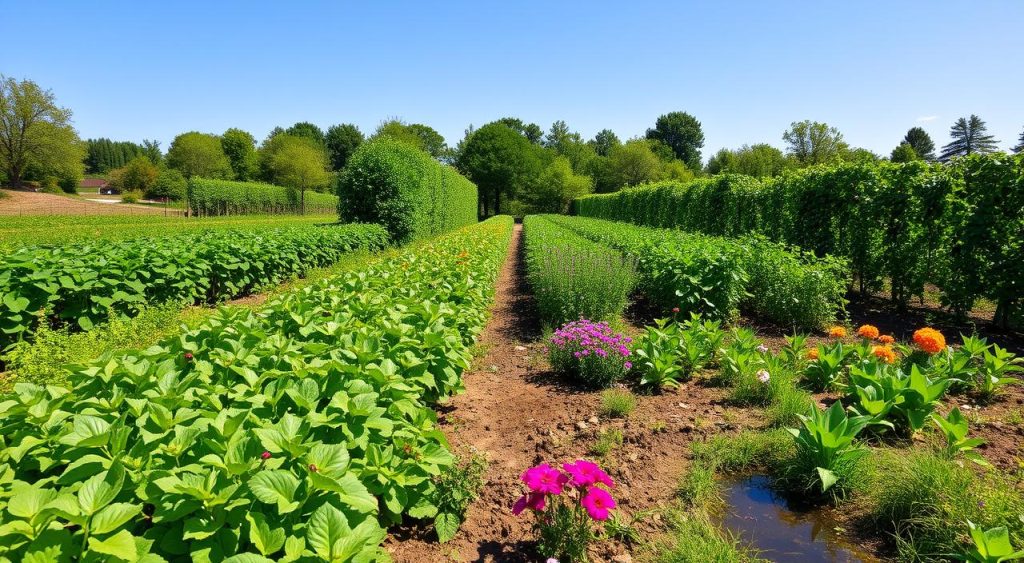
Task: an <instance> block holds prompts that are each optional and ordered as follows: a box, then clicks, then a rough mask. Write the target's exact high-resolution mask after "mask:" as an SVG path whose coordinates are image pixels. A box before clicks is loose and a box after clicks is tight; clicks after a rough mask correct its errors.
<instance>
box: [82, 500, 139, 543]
mask: <svg viewBox="0 0 1024 563" xmlns="http://www.w3.org/2000/svg"><path fill="white" fill-rule="evenodd" d="M140 512H142V505H139V504H129V503H127V502H115V503H114V504H111V505H108V506H106V507H104V508H103V510H100V511H99V512H97V513H96V515H95V516H93V517H92V522H91V524H90V528H91V529H90V532H91V533H93V534H99V535H102V534H108V533H110V532H113V531H114V530H116V529H118V528H120V527H121V526H122V525H124V523H125V522H128V521H129V520H131V519H132V518H134V517H135V516H136V515H138V514H139V513H140Z"/></svg>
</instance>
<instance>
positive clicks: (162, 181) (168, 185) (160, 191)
mask: <svg viewBox="0 0 1024 563" xmlns="http://www.w3.org/2000/svg"><path fill="white" fill-rule="evenodd" d="M187 190H188V180H186V179H185V176H184V175H183V174H182V173H181V172H179V171H177V170H175V169H173V168H168V167H166V166H164V167H161V168H160V171H159V172H158V173H157V175H156V182H154V183H153V186H152V187H151V188H150V189H149V191H147V192H146V197H148V198H152V199H163V198H167V199H169V200H171V201H180V200H183V199H185V195H186V192H187Z"/></svg>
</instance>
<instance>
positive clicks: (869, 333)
mask: <svg viewBox="0 0 1024 563" xmlns="http://www.w3.org/2000/svg"><path fill="white" fill-rule="evenodd" d="M857 334H859V335H860V336H862V337H864V338H867V339H868V340H874V339H876V338H878V334H879V332H878V327H876V326H872V325H860V328H858V329H857Z"/></svg>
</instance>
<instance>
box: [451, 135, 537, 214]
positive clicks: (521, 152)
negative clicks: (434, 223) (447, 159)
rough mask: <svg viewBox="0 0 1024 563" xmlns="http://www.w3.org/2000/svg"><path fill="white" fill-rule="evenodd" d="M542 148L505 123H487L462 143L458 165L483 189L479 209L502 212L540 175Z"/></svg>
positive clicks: (484, 211)
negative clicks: (509, 202) (504, 205)
mask: <svg viewBox="0 0 1024 563" xmlns="http://www.w3.org/2000/svg"><path fill="white" fill-rule="evenodd" d="M542 152H543V149H541V147H539V146H537V145H534V144H533V143H531V142H530V141H529V139H527V138H526V137H524V136H523V135H521V134H520V133H519V132H517V131H515V130H513V129H512V128H511V127H509V126H508V125H505V124H504V123H499V122H494V123H488V124H487V125H484V126H483V127H481V128H479V129H477V130H476V131H473V132H472V133H470V135H469V137H468V138H467V139H466V140H465V143H463V148H462V151H461V153H460V155H459V160H458V162H457V165H458V168H459V169H460V170H461V171H462V172H463V173H464V174H465V175H466V176H468V177H469V179H470V180H472V181H473V182H474V183H476V185H477V186H478V187H479V189H480V212H481V215H483V216H487V215H491V214H492V213H493V214H499V213H501V211H502V209H503V207H502V202H503V201H505V202H508V201H511V200H513V199H514V198H515V197H516V194H517V193H518V192H519V190H520V189H522V188H523V187H524V186H526V185H529V183H530V182H532V181H534V179H535V178H536V177H537V175H538V174H540V172H541V170H542V167H543V160H542V156H541V153H542Z"/></svg>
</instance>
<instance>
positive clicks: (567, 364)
mask: <svg viewBox="0 0 1024 563" xmlns="http://www.w3.org/2000/svg"><path fill="white" fill-rule="evenodd" d="M631 343H632V340H631V339H630V338H629V337H628V336H625V335H623V334H622V333H619V332H616V331H615V330H613V329H612V328H611V326H609V325H608V323H606V322H594V321H590V320H587V319H580V320H578V321H572V322H570V323H566V324H564V325H562V327H561V328H559V329H558V330H556V331H555V332H554V334H552V335H551V340H550V341H549V343H548V353H549V357H550V360H551V365H552V367H554V369H555V371H557V372H558V373H560V374H562V375H564V376H566V377H569V378H570V379H572V380H574V381H576V382H578V383H580V384H582V385H583V386H585V387H591V388H601V387H608V386H610V385H611V384H612V383H615V382H616V381H618V380H619V379H621V378H622V377H623V376H624V375H625V374H626V372H627V371H629V369H630V368H632V367H633V364H632V363H631V362H630V354H631V352H630V350H629V345H630V344H631Z"/></svg>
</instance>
